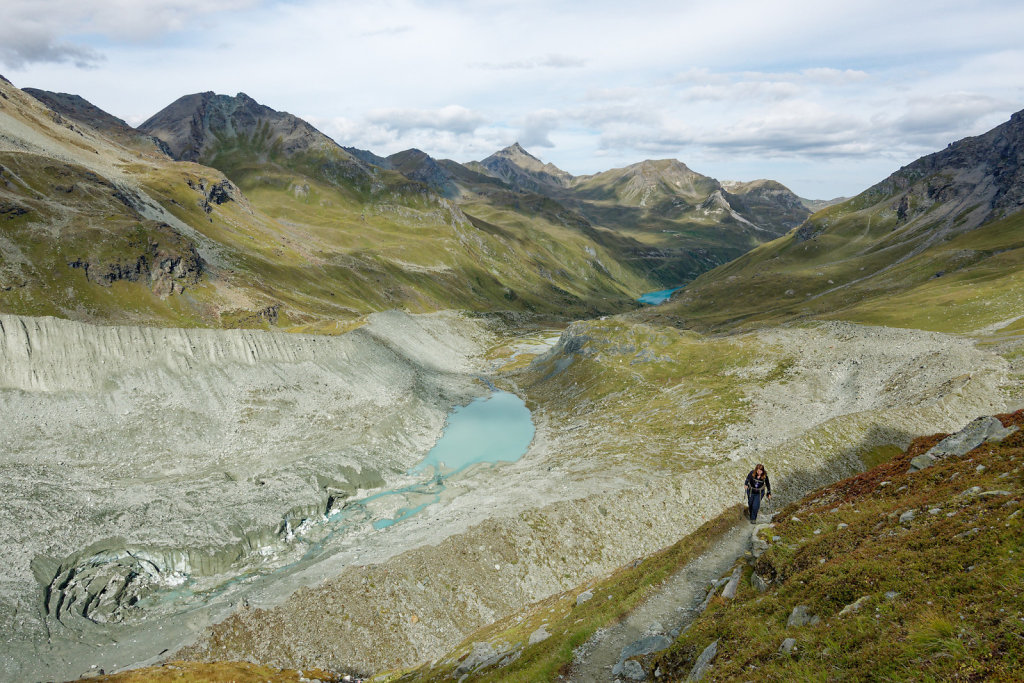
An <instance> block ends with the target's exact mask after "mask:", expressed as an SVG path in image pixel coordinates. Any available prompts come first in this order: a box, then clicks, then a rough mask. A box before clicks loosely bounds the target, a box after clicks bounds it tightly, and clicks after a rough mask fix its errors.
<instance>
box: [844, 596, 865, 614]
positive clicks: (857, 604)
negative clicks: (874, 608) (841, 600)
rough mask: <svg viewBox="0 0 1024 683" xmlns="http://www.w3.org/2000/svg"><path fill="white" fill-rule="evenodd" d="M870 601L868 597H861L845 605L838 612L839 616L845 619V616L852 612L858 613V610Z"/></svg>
mask: <svg viewBox="0 0 1024 683" xmlns="http://www.w3.org/2000/svg"><path fill="white" fill-rule="evenodd" d="M870 599H871V596H870V595H864V596H861V597H859V598H857V599H856V600H854V601H853V602H851V603H850V604H849V605H847V606H846V607H844V608H843V609H841V610H839V616H841V617H845V616H846V615H847V614H853V613H854V612H859V611H860V608H861V607H863V606H864V605H866V604H867V602H868V600H870Z"/></svg>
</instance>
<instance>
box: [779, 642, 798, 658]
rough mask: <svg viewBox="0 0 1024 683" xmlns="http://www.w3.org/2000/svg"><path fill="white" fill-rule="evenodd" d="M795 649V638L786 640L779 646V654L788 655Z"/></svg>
mask: <svg viewBox="0 0 1024 683" xmlns="http://www.w3.org/2000/svg"><path fill="white" fill-rule="evenodd" d="M794 647H796V638H786V639H785V640H784V641H782V645H780V646H779V654H784V655H788V654H790V653H791V652H792V651H793V648H794Z"/></svg>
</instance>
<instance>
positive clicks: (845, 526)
mask: <svg viewBox="0 0 1024 683" xmlns="http://www.w3.org/2000/svg"><path fill="white" fill-rule="evenodd" d="M848 526H850V525H849V524H847V523H846V522H839V524H836V528H837V529H840V530H842V529H845V528H847V527H848Z"/></svg>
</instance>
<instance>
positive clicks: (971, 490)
mask: <svg viewBox="0 0 1024 683" xmlns="http://www.w3.org/2000/svg"><path fill="white" fill-rule="evenodd" d="M983 490H984V489H982V488H981V487H980V486H972V487H971V488H969V489H967V490H966V491H963V492H962V493H961V494H960V495H961V496H963V497H965V498H969V497H971V496H976V495H978V494H979V493H981V492H982V491H983Z"/></svg>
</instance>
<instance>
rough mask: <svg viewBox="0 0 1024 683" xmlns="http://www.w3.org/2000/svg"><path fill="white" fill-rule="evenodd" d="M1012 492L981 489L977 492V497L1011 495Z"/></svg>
mask: <svg viewBox="0 0 1024 683" xmlns="http://www.w3.org/2000/svg"><path fill="white" fill-rule="evenodd" d="M1012 495H1013V494H1012V493H1011V492H1009V491H982V492H981V493H979V494H978V497H979V498H990V497H992V496H1012Z"/></svg>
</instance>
